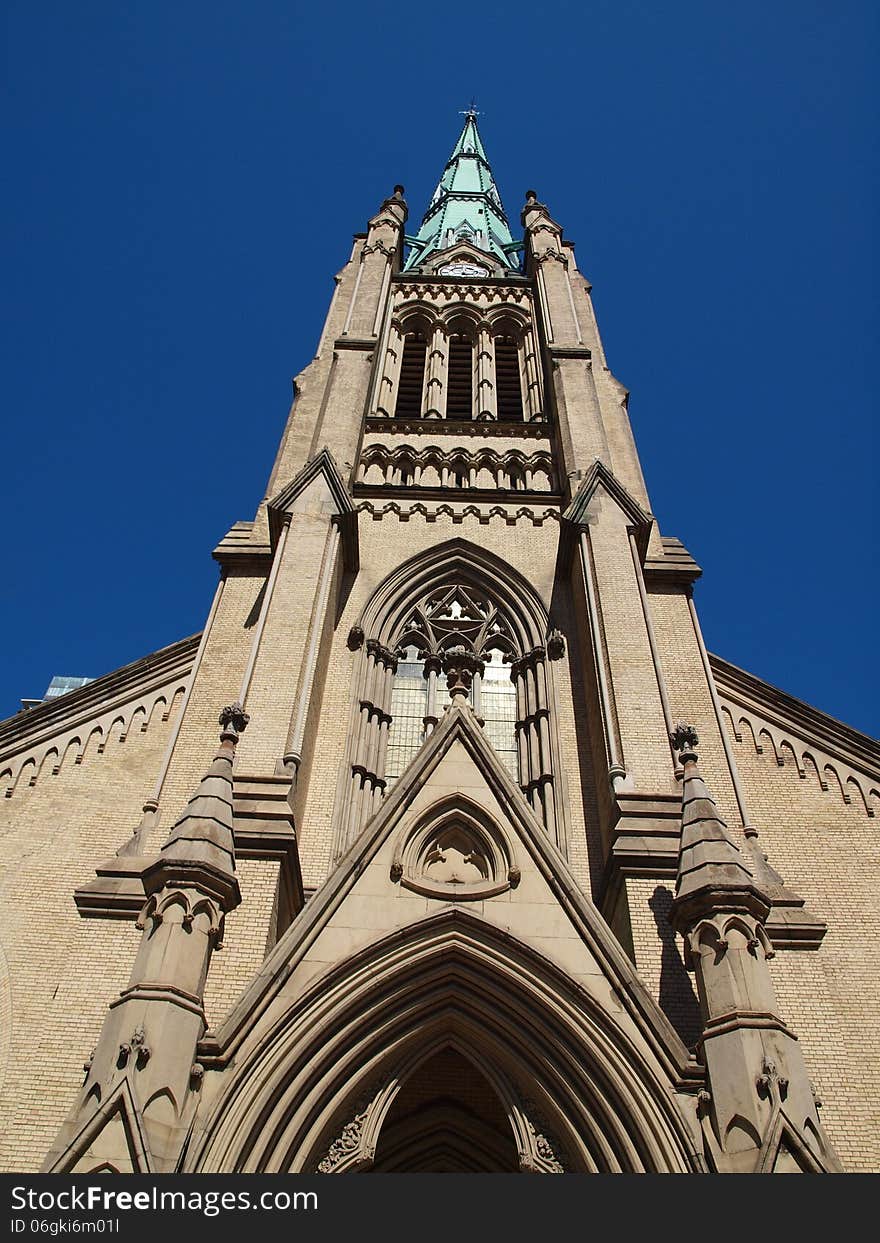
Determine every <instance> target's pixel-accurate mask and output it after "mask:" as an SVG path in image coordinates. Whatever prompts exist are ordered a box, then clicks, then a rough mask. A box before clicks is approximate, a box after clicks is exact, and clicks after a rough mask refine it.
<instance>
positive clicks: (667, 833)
mask: <svg viewBox="0 0 880 1243" xmlns="http://www.w3.org/2000/svg"><path fill="white" fill-rule="evenodd" d="M547 189H548V190H550V189H551V188H550V187H548V188H547ZM543 197H544V196H543V194H539V193H538V192H536V191H533V190H529V191H527V192H526V194H525V203H524V205H523V207H522V210H521V213H520V215H519V217H518V219H514V218H513V217H508V215H507V214H506V212H505V209H504V206H503V203H502V198H501V195H500V193H499V189H498V187H497V186H496V183H495V180H494V177H493V173H492V169H491V165H490V162H489V159H488V157H487V154H486V150H485V148H484V146H483V142H482V138H481V135H480V133H479V129H478V124H477V114H476V113H475V112H474V111H473V110H471V111H469V112H467V113H466V114H465V117H464V124H463V127H462V131H461V134H460V136H459V138H458V141H457V142H456V144H455V146H454V149H453V150H452V154H451V155H450V157H449V159H448V161H447V162H446V165H445V167H444V169H443V172H442V176H441V177H440V180H439V183H438V185H437V188H436V191H435V193H434V196H433V198H432V199H431V202H430V203H429V204H428V206H427V210H426V211H425V214H424V217H423V218H422V221H421V225H420V227H419V228H418V230H417V231H416V230H415V229H414V228H413V226H411V229H412V231H411V232H407V221H408V214H409V213H408V207H407V203H406V201H405V198H404V189H403V187H402V186H395V187H394V188H393V191H392V193H391V194H390V195H389V197H388V198H387V199H386V200H385V201H384V202H383V203H381V205H379V206H378V208H377V210H376V211H375V214H374V215H373V216H372V217H371V218H370V219H369V221H368V222H367V226H366V231H365V232H362V233H357V234H355V235H354V240H353V245H352V249H351V253H350V257H349V259H348V261H347V262H346V263H345V264H344V266H343V267H342V269H341V271H340V272H339V273H338V275H337V276H336V278H335V290H334V293H333V297H332V300H331V302H330V306H329V309H328V312H327V317H326V321H325V324H324V328H323V332H322V335H321V338H320V341H319V343H318V347H317V352H316V354H315V357H314V358H313V360H312V361H311V362H310V363H309V364H308V366H307V367H306V368H305V370H304V371H303V372H302V373H301V374H300V375H299V376H298V377H297V379H296V381H295V394H294V401H293V405H292V408H291V411H290V415H289V418H288V421H287V426H286V429H285V431H284V434H283V437H282V439H281V443H280V446H279V447H278V451H277V455H276V457H275V462H274V465H273V467H272V470H271V473H270V476H269V480H268V485H267V488H266V493H265V496H264V497H263V499H262V500H261V501H260V502H259V504H258V505H257V506H256V513H255V516H254V517H253V518H252V519H248V520H236V515H235V514H230V515H229V521H230V522H231V524H232V525H231V526H230V528H229V530H228V532H227V533H226V534H225V535H224V536H223V538H222V539H220V542H219V543H218V544H217V546H216V548H215V549H214V550H213V556H214V559H215V560H216V562H217V565H218V570H219V574H218V582H217V587H216V591H215V593H214V597H213V600H212V601H210V602H209V601H206V602H205V604H206V609H205V624H204V629H203V630H202V632H201V633H200V634H197V635H193V636H191V637H189V638H182V639H181V640H180V641H179V642H176V643H174V644H172V646H170V647H166V648H164V649H162V650H160V651H157V652H153V653H151V654H149V655H146V656H144V657H143V658H142V659H140V660H138V661H135V662H134V663H133V664H130V665H127V666H125V667H124V668H122V669H118V670H116V671H115V672H113V673H109V674H107V675H106V676H104V677H100V678H97V679H96V680H94V681H90V682H86V683H85V684H83V685H79V686H76V687H75V688H74V689H71V690H68V691H67V693H66V694H60V695H56V696H53V697H49V698H46V699H45V700H44V701H41V702H37V703H36V704H33V705H32V706H30V707H28V708H27V709H25V710H23V711H21V712H20V713H18V714H17V715H16V716H14V717H12V718H10V719H9V720H7V721H4V722H2V723H0V867H2V871H0V876H2V887H3V900H2V905H0V1169H3V1170H6V1171H27V1172H33V1171H37V1170H41V1169H42V1170H44V1171H47V1172H55V1173H62V1172H64V1173H66V1172H80V1173H95V1172H119V1173H132V1172H134V1173H144V1172H149V1173H170V1172H184V1173H224V1172H244V1173H249V1172H260V1173H271V1172H293V1173H312V1174H316V1173H322V1174H341V1173H347V1172H355V1171H358V1172H371V1171H374V1172H381V1173H409V1172H420V1173H430V1172H438V1173H445V1172H451V1173H537V1174H561V1173H613V1172H649V1173H662V1172H669V1173H707V1172H715V1173H777V1172H798V1173H800V1172H803V1173H821V1172H837V1171H851V1172H856V1171H863V1172H864V1171H877V1170H878V1169H880V1059H878V1053H877V1044H876V1040H875V1037H874V1033H875V1031H876V1029H877V1027H878V1026H880V988H878V980H880V951H878V948H877V942H876V941H875V940H872V939H871V935H872V934H870V928H871V926H872V924H873V923H874V922H875V921H876V919H877V918H878V915H880V909H878V907H880V901H878V884H877V876H878V866H877V865H878V847H877V829H876V823H877V821H876V812H877V809H878V807H880V746H878V744H877V743H876V742H874V741H873V740H872V739H870V738H868V737H866V736H865V735H863V734H861V733H859V732H858V731H856V730H854V729H851V728H849V727H848V726H846V725H844V724H842V723H840V722H839V721H836V720H834V719H832V718H831V717H829V716H827V715H825V714H824V713H822V712H820V711H818V710H817V709H815V708H812V707H810V706H808V705H807V704H805V703H802V702H800V701H799V700H797V699H794V698H792V697H791V696H789V695H787V694H785V693H783V692H782V691H780V690H778V689H777V688H775V687H773V686H771V685H769V684H768V683H766V682H764V681H762V680H761V679H759V678H757V677H754V676H753V675H752V674H750V673H747V672H745V671H744V670H742V669H739V668H737V667H735V666H734V665H731V664H729V663H727V662H726V661H725V660H724V659H723V658H722V657H719V656H715V655H712V654H710V653H709V652H708V651H707V649H706V646H705V644H704V641H703V637H702V634H701V630H700V623H699V618H698V614H697V610H696V604H695V601H696V600H697V599H698V596H699V589H698V588H695V584H696V583H697V580H698V579H699V577H700V575H701V569H700V567H699V566H698V565H697V564H696V563H695V561H694V559H693V558H692V556H691V555H690V553H689V552H688V550H687V547H686V544H685V543H683V542H682V540H683V539H684V540H686V539H687V535H688V533H687V532H686V531H681V532H674V533H668V534H667V533H664V532H662V531H661V528H660V525H659V523H658V519H657V518H656V517H655V516H654V515H653V513H652V510H651V503H650V500H649V496H648V492H647V489H646V486H645V481H644V477H643V473H642V466H641V463H640V460H639V455H638V452H637V450H636V445H635V441H634V439H633V435H632V431H631V428H630V423H629V418H628V414H627V401H628V393H627V390H626V389H625V388H624V387H623V385H622V384H621V383H620V382H619V381H618V380H616V379H615V377H614V375H613V374H612V372H611V370H610V368H609V366H608V364H607V362H606V359H605V354H604V351H603V348H602V342H601V338H600V335H599V330H598V326H597V321H596V316H595V313H594V309H593V304H592V300H591V294H590V290H591V287H590V283H589V281H588V280H587V279H586V277H585V276H584V275H583V274H582V273H581V271H580V270H579V268H578V266H577V262H576V258H575V253H574V248H573V246H572V244H571V243H570V242H569V241H567V240H566V238H565V236H564V231H563V228H562V225H560V224H559V223H558V222H557V221H556V219H555V218H554V215H553V211H552V207H551V206H550V205H548V204H546V203H545V202H543V201H542V199H543ZM548 197H549V196H548ZM517 226H520V227H517ZM695 438H696V439H698V434H695V433H693V432H689V431H687V430H685V431H683V432H682V453H681V461H682V473H683V486H685V485H686V473H687V471H688V470H691V469H696V470H701V469H703V468H704V463H703V462H702V458H701V453H700V448H699V444H698V443H694V439H695ZM254 499H255V500H256V498H254ZM218 534H219V533H218ZM679 537H681V538H679Z"/></svg>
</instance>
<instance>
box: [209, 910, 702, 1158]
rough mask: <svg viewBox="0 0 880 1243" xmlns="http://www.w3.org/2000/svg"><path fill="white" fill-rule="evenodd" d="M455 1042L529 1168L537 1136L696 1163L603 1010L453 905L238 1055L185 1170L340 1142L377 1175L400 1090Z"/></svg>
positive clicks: (664, 1092) (621, 1154) (367, 953)
mask: <svg viewBox="0 0 880 1243" xmlns="http://www.w3.org/2000/svg"><path fill="white" fill-rule="evenodd" d="M446 1047H451V1048H454V1049H457V1050H458V1052H459V1053H461V1054H462V1055H463V1056H466V1057H467V1058H468V1059H469V1060H470V1061H472V1062H473V1063H474V1064H475V1065H476V1066H477V1068H478V1069H479V1070H480V1072H481V1073H482V1075H483V1077H484V1078H486V1079H487V1080H488V1081H489V1082H490V1084H491V1085H492V1086H493V1087H494V1089H495V1091H496V1094H497V1096H498V1098H499V1100H500V1101H501V1104H502V1106H503V1108H504V1110H505V1112H506V1114H507V1117H508V1118H509V1120H510V1126H511V1130H512V1133H513V1136H514V1139H515V1142H516V1144H517V1147H518V1150H519V1152H520V1156H521V1166H522V1167H523V1168H529V1159H530V1158H531V1157H533V1156H534V1149H535V1145H534V1144H532V1148H531V1150H530V1148H529V1139H528V1137H529V1135H530V1134H531V1132H532V1131H534V1133H535V1134H534V1136H533V1139H534V1138H536V1137H541V1138H546V1137H547V1136H549V1135H552V1136H553V1137H554V1139H553V1140H551V1141H550V1147H551V1149H552V1150H553V1154H554V1156H555V1157H556V1159H558V1160H559V1161H560V1163H562V1164H564V1165H565V1166H566V1167H567V1168H569V1169H571V1170H573V1171H581V1172H629V1171H631V1172H642V1171H648V1172H673V1171H675V1172H685V1171H687V1170H690V1169H693V1168H694V1166H695V1159H694V1145H693V1140H692V1137H691V1136H690V1133H689V1130H688V1127H687V1124H686V1122H685V1119H684V1117H683V1115H682V1114H681V1113H680V1111H679V1109H678V1107H677V1105H676V1104H675V1102H674V1099H673V1095H672V1093H671V1091H670V1086H671V1085H670V1084H669V1083H668V1082H665V1081H664V1078H663V1076H662V1074H661V1073H660V1072H659V1071H658V1069H657V1068H656V1066H655V1065H653V1064H652V1063H651V1062H650V1061H649V1059H648V1057H647V1056H646V1054H645V1053H643V1052H642V1051H641V1050H640V1049H639V1048H638V1047H637V1046H636V1044H635V1043H634V1042H633V1040H632V1039H631V1038H630V1037H629V1036H628V1035H627V1033H626V1032H625V1031H624V1030H623V1029H622V1028H620V1027H619V1026H618V1025H617V1024H616V1023H615V1022H614V1020H613V1019H612V1018H611V1017H610V1015H609V1014H607V1013H606V1012H605V1011H604V1010H603V1009H602V1007H601V1006H600V1005H599V1004H598V1002H596V1001H595V1000H593V999H592V998H591V997H590V996H589V995H588V994H587V993H585V992H583V991H582V990H579V989H578V988H577V987H576V986H575V985H573V984H572V982H571V981H570V980H569V979H568V978H567V977H566V976H565V975H564V974H563V973H562V972H561V971H559V970H558V969H557V968H556V967H555V966H553V965H552V964H551V963H550V962H549V961H548V960H547V959H545V958H543V957H542V956H541V955H540V954H538V953H537V952H535V951H534V950H532V949H531V948H529V947H528V946H526V945H524V944H522V943H521V942H518V941H515V940H513V939H512V938H511V937H510V935H509V934H508V933H505V932H502V931H500V930H498V929H495V928H493V927H492V926H490V925H488V924H486V923H485V922H484V921H483V920H481V919H480V918H478V917H475V916H472V915H470V914H468V913H467V912H463V911H461V910H460V909H459V910H456V909H454V908H450V907H447V908H444V910H443V911H441V912H440V913H439V914H437V915H435V916H432V917H430V918H427V919H423V920H420V921H418V922H417V923H415V924H412V925H410V926H409V928H407V929H406V930H405V931H404V932H403V933H401V932H399V931H398V932H396V933H392V934H391V935H390V936H387V937H384V938H383V939H382V940H380V941H378V942H375V943H374V944H373V945H371V946H368V947H367V948H366V949H364V950H363V951H361V952H360V953H358V954H355V955H353V956H352V957H350V958H349V959H347V960H346V961H344V962H343V963H341V964H339V965H338V966H336V967H334V968H332V969H331V970H330V971H329V972H328V973H327V974H324V975H322V976H321V977H320V979H319V980H318V981H316V982H315V984H314V985H312V986H311V987H310V988H309V989H308V990H307V991H306V992H305V993H304V994H303V995H302V996H301V997H299V998H298V999H297V1000H296V1002H295V1003H294V1004H293V1005H292V1006H290V1007H289V1008H288V1009H287V1010H286V1011H285V1012H284V1013H283V1014H281V1015H280V1016H279V1017H278V1018H276V1020H275V1021H274V1022H273V1023H272V1024H271V1025H267V1026H266V1028H265V1029H264V1031H263V1032H262V1033H261V1036H260V1039H259V1041H257V1042H256V1043H255V1044H254V1045H253V1046H252V1047H251V1049H250V1050H249V1052H248V1053H247V1054H245V1055H244V1056H242V1054H241V1052H239V1054H238V1055H237V1058H236V1064H235V1065H230V1066H229V1068H228V1071H227V1073H228V1075H229V1079H228V1081H227V1084H226V1086H225V1087H224V1089H223V1090H222V1091H221V1092H220V1093H219V1095H218V1096H217V1097H216V1098H215V1099H214V1100H213V1102H212V1107H211V1112H210V1115H209V1116H208V1117H206V1118H205V1121H204V1130H203V1138H202V1140H201V1142H200V1144H199V1146H198V1148H197V1149H196V1150H194V1151H193V1152H192V1153H191V1154H190V1157H189V1160H188V1162H187V1167H186V1168H187V1169H188V1170H192V1171H198V1172H201V1173H215V1172H232V1171H240V1172H265V1173H272V1172H284V1171H291V1172H300V1171H308V1170H315V1169H317V1168H318V1167H319V1166H320V1165H321V1163H322V1161H324V1160H325V1159H326V1157H327V1155H328V1153H330V1151H331V1149H333V1146H334V1142H335V1141H336V1140H337V1139H339V1137H340V1136H342V1137H343V1139H342V1143H341V1147H342V1149H343V1150H344V1151H346V1152H351V1153H355V1154H356V1156H355V1160H354V1162H353V1165H354V1168H367V1167H368V1165H369V1162H370V1161H371V1160H372V1157H373V1155H374V1153H375V1144H376V1140H377V1138H378V1136H379V1135H380V1133H381V1128H382V1124H383V1121H384V1119H385V1118H386V1117H387V1115H388V1112H389V1110H390V1109H391V1107H392V1104H393V1101H394V1100H395V1098H396V1097H397V1095H398V1093H399V1092H400V1091H401V1089H402V1088H403V1087H404V1085H405V1084H406V1082H407V1080H408V1078H409V1077H410V1076H411V1074H412V1073H413V1071H414V1069H415V1068H417V1067H418V1066H419V1065H421V1064H423V1063H424V1062H425V1060H426V1059H427V1058H429V1057H430V1056H431V1055H432V1054H433V1053H434V1052H436V1051H437V1050H438V1049H442V1048H446ZM529 1124H531V1126H530V1125H529ZM539 1132H540V1133H541V1134H540V1136H539ZM343 1133H344V1134H343ZM538 1147H541V1146H540V1145H538ZM557 1149H558V1151H557ZM338 1151H339V1148H337V1149H336V1152H338ZM545 1156H546V1150H545ZM539 1168H540V1163H539ZM325 1169H326V1167H325Z"/></svg>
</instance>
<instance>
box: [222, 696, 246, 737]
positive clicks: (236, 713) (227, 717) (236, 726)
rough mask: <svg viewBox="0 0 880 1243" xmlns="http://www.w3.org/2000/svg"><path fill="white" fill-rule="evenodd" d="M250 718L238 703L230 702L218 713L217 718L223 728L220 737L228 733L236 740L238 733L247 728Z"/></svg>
mask: <svg viewBox="0 0 880 1243" xmlns="http://www.w3.org/2000/svg"><path fill="white" fill-rule="evenodd" d="M250 719H251V718H250V717H249V716H248V714H247V713H246V712H245V710H244V708H243V707H242V705H241V704H240V703H234V704H230V705H229V706H228V707H227V708H224V709H223V711H222V712H221V713H220V718H219V720H220V725H221V728H222V730H223V733H222V734H221V735H220V737H221V738H222V737H224V736H226V735H228V736H230V737H231V738H232V739H233V741H235V740H237V739H238V735H239V734H243V733H244V731H245V730H246V729H247V727H248V722H249V721H250Z"/></svg>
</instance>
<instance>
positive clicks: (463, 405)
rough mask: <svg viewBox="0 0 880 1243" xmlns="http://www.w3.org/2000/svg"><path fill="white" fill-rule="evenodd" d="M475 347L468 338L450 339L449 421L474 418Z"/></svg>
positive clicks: (447, 408)
mask: <svg viewBox="0 0 880 1243" xmlns="http://www.w3.org/2000/svg"><path fill="white" fill-rule="evenodd" d="M473 394H474V347H473V345H472V343H471V342H470V341H469V340H468V338H467V337H463V336H460V335H456V336H452V337H450V338H449V381H448V390H447V396H446V417H447V419H470V418H473V400H474V397H473Z"/></svg>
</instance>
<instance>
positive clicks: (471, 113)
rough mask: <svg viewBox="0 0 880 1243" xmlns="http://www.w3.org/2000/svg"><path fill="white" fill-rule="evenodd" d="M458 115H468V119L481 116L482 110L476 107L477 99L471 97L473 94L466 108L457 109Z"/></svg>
mask: <svg viewBox="0 0 880 1243" xmlns="http://www.w3.org/2000/svg"><path fill="white" fill-rule="evenodd" d="M458 115H459V116H460V117H468V118H469V119H473V118H474V117H479V116H482V115H483V114H482V112H480V110H479V108H478V107H477V101H476V100H475V99H474V98H473V96H471V102H470V106H469V107H467V108H462V109H461V110H460V111H459V114H458Z"/></svg>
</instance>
